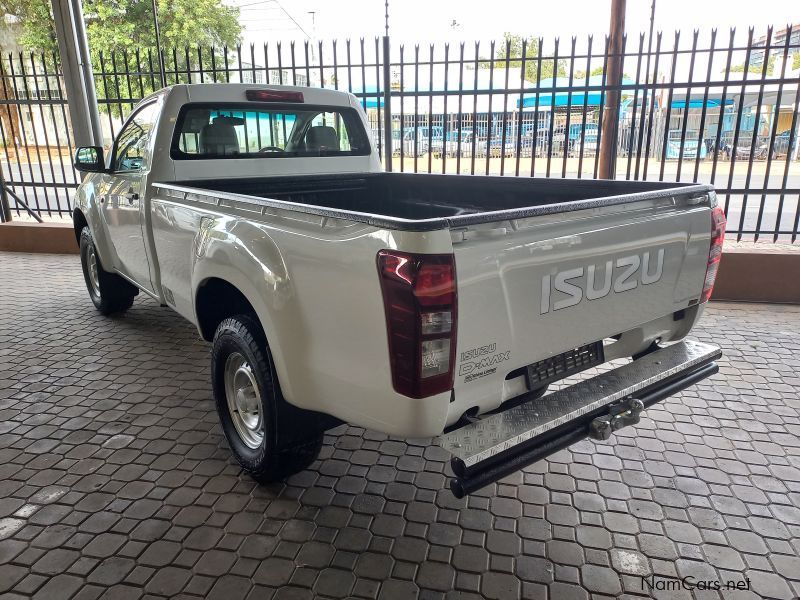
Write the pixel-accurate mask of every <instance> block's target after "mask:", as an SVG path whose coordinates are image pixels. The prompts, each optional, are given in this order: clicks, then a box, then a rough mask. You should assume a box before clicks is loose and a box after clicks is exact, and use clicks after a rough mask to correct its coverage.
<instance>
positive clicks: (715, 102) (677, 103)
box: [670, 98, 733, 108]
mask: <svg viewBox="0 0 800 600" xmlns="http://www.w3.org/2000/svg"><path fill="white" fill-rule="evenodd" d="M720 104H722V100H720V99H713V98H709V99H708V100H707V101H706V108H719V106H720ZM731 104H733V99H731V98H728V99H727V100H725V105H726V106H728V105H731ZM670 107H671V108H686V99H683V100H673V101H672V104H671V105H670ZM689 108H703V99H702V98H692V99H690V100H689Z"/></svg>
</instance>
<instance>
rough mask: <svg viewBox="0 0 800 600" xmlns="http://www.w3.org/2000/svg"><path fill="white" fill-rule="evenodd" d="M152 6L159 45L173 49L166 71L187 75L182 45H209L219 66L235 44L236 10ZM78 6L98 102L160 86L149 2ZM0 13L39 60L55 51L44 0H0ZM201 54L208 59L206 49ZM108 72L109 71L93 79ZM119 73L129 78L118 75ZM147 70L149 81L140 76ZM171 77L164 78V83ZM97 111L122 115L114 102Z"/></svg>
mask: <svg viewBox="0 0 800 600" xmlns="http://www.w3.org/2000/svg"><path fill="white" fill-rule="evenodd" d="M157 2H158V24H159V27H160V30H161V45H162V47H163V48H164V49H168V50H171V49H172V48H177V49H178V52H177V54H176V55H175V57H174V58H173V59H172V60H171V61H168V64H167V68H166V69H165V70H166V71H170V70H173V71H175V70H177V71H178V72H181V73H186V72H187V71H188V65H186V53H185V52H184V51H183V49H184V48H185V47H192V48H196V47H198V46H203V47H206V48H209V47H215V58H216V59H217V64H222V63H223V62H224V54H223V52H222V51H221V48H222V47H223V46H234V45H236V44H237V43H238V42H239V36H240V34H241V31H242V28H241V26H240V25H239V9H238V8H231V7H228V6H225V5H223V4H222V0H157ZM83 8H84V18H85V19H86V35H87V37H88V40H89V50H90V53H91V58H92V65H93V67H94V71H95V74H96V75H95V88H96V90H97V96H98V98H99V99H106V100H116V99H122V98H125V99H136V98H140V97H143V96H146V95H147V94H149V93H151V92H153V91H154V90H155V89H158V88H159V87H161V82H160V77H159V75H158V73H159V62H158V57H157V56H158V55H157V54H156V53H155V52H152V53H151V52H148V49H150V48H155V46H156V35H155V29H154V26H153V3H152V0H84V6H83ZM2 13H6V14H10V15H13V16H14V17H16V19H17V24H18V26H20V27H21V31H22V34H21V36H20V38H19V41H20V43H21V44H22V45H23V46H24V47H25V48H26V49H27V50H30V51H32V52H35V53H36V54H37V55H38V54H39V53H42V54H43V55H44V57H45V58H47V57H49V56H52V55H53V54H55V53H57V52H58V43H57V41H56V39H55V35H54V31H55V28H54V24H53V16H52V13H51V10H50V0H0V14H2ZM170 55H171V53H168V55H167V56H170ZM194 55H196V52H195V53H194ZM205 56H206V59H210V57H211V55H210V50H207V51H206V52H205ZM109 57H111V60H109ZM167 60H168V59H167ZM109 63H110V64H109ZM176 63H177V64H176ZM115 65H116V66H115ZM109 70H113V71H114V72H115V73H114V74H113V75H105V76H103V75H97V73H98V72H101V73H102V72H107V71H109ZM122 70H125V71H127V72H129V73H132V74H133V75H131V76H122V75H121V74H120V71H122ZM153 71H155V73H153V75H152V76H150V77H148V76H146V75H143V74H149V73H152V72H153ZM184 77H186V76H185V75H184ZM174 78H175V76H174V75H168V78H167V82H168V83H171V82H172V80H174ZM102 108H103V110H107V111H108V112H110V113H111V114H112V115H115V116H120V115H121V113H122V106H121V105H120V104H119V103H115V102H111V103H107V104H105V105H104V106H103V107H102Z"/></svg>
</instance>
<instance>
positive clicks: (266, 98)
mask: <svg viewBox="0 0 800 600" xmlns="http://www.w3.org/2000/svg"><path fill="white" fill-rule="evenodd" d="M244 95H245V98H247V99H248V100H252V101H254V102H303V92H292V91H289V90H247V91H246V92H245V93H244Z"/></svg>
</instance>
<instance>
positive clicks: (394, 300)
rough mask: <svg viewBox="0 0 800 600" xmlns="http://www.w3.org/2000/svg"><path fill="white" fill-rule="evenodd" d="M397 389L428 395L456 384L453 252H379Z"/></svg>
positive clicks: (417, 395)
mask: <svg viewBox="0 0 800 600" xmlns="http://www.w3.org/2000/svg"><path fill="white" fill-rule="evenodd" d="M378 274H379V275H380V281H381V291H382V292H383V307H384V310H385V312H386V334H387V336H388V338H389V362H390V364H391V369H392V384H393V385H394V389H395V390H396V391H397V392H399V393H401V394H404V395H406V396H410V397H412V398H424V397H426V396H433V395H434V394H439V393H441V392H446V391H448V390H450V389H452V387H453V374H454V369H455V352H456V316H457V315H456V309H457V296H456V267H455V258H454V256H453V255H452V254H410V253H407V252H395V251H394V250H382V251H380V252H378Z"/></svg>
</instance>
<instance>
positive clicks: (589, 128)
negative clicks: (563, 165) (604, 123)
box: [553, 123, 599, 154]
mask: <svg viewBox="0 0 800 600" xmlns="http://www.w3.org/2000/svg"><path fill="white" fill-rule="evenodd" d="M598 135H599V130H598V128H597V123H586V124H584V123H570V125H569V132H568V133H567V126H566V124H562V125H556V126H555V127H554V128H553V152H554V153H556V154H562V153H564V152H567V153H570V154H571V153H572V152H573V151H574V147H575V145H576V144H580V143H581V138H582V137H583V139H584V140H585V139H587V138H589V139H591V138H594V139H595V140H597V137H598ZM595 145H596V141H595Z"/></svg>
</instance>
